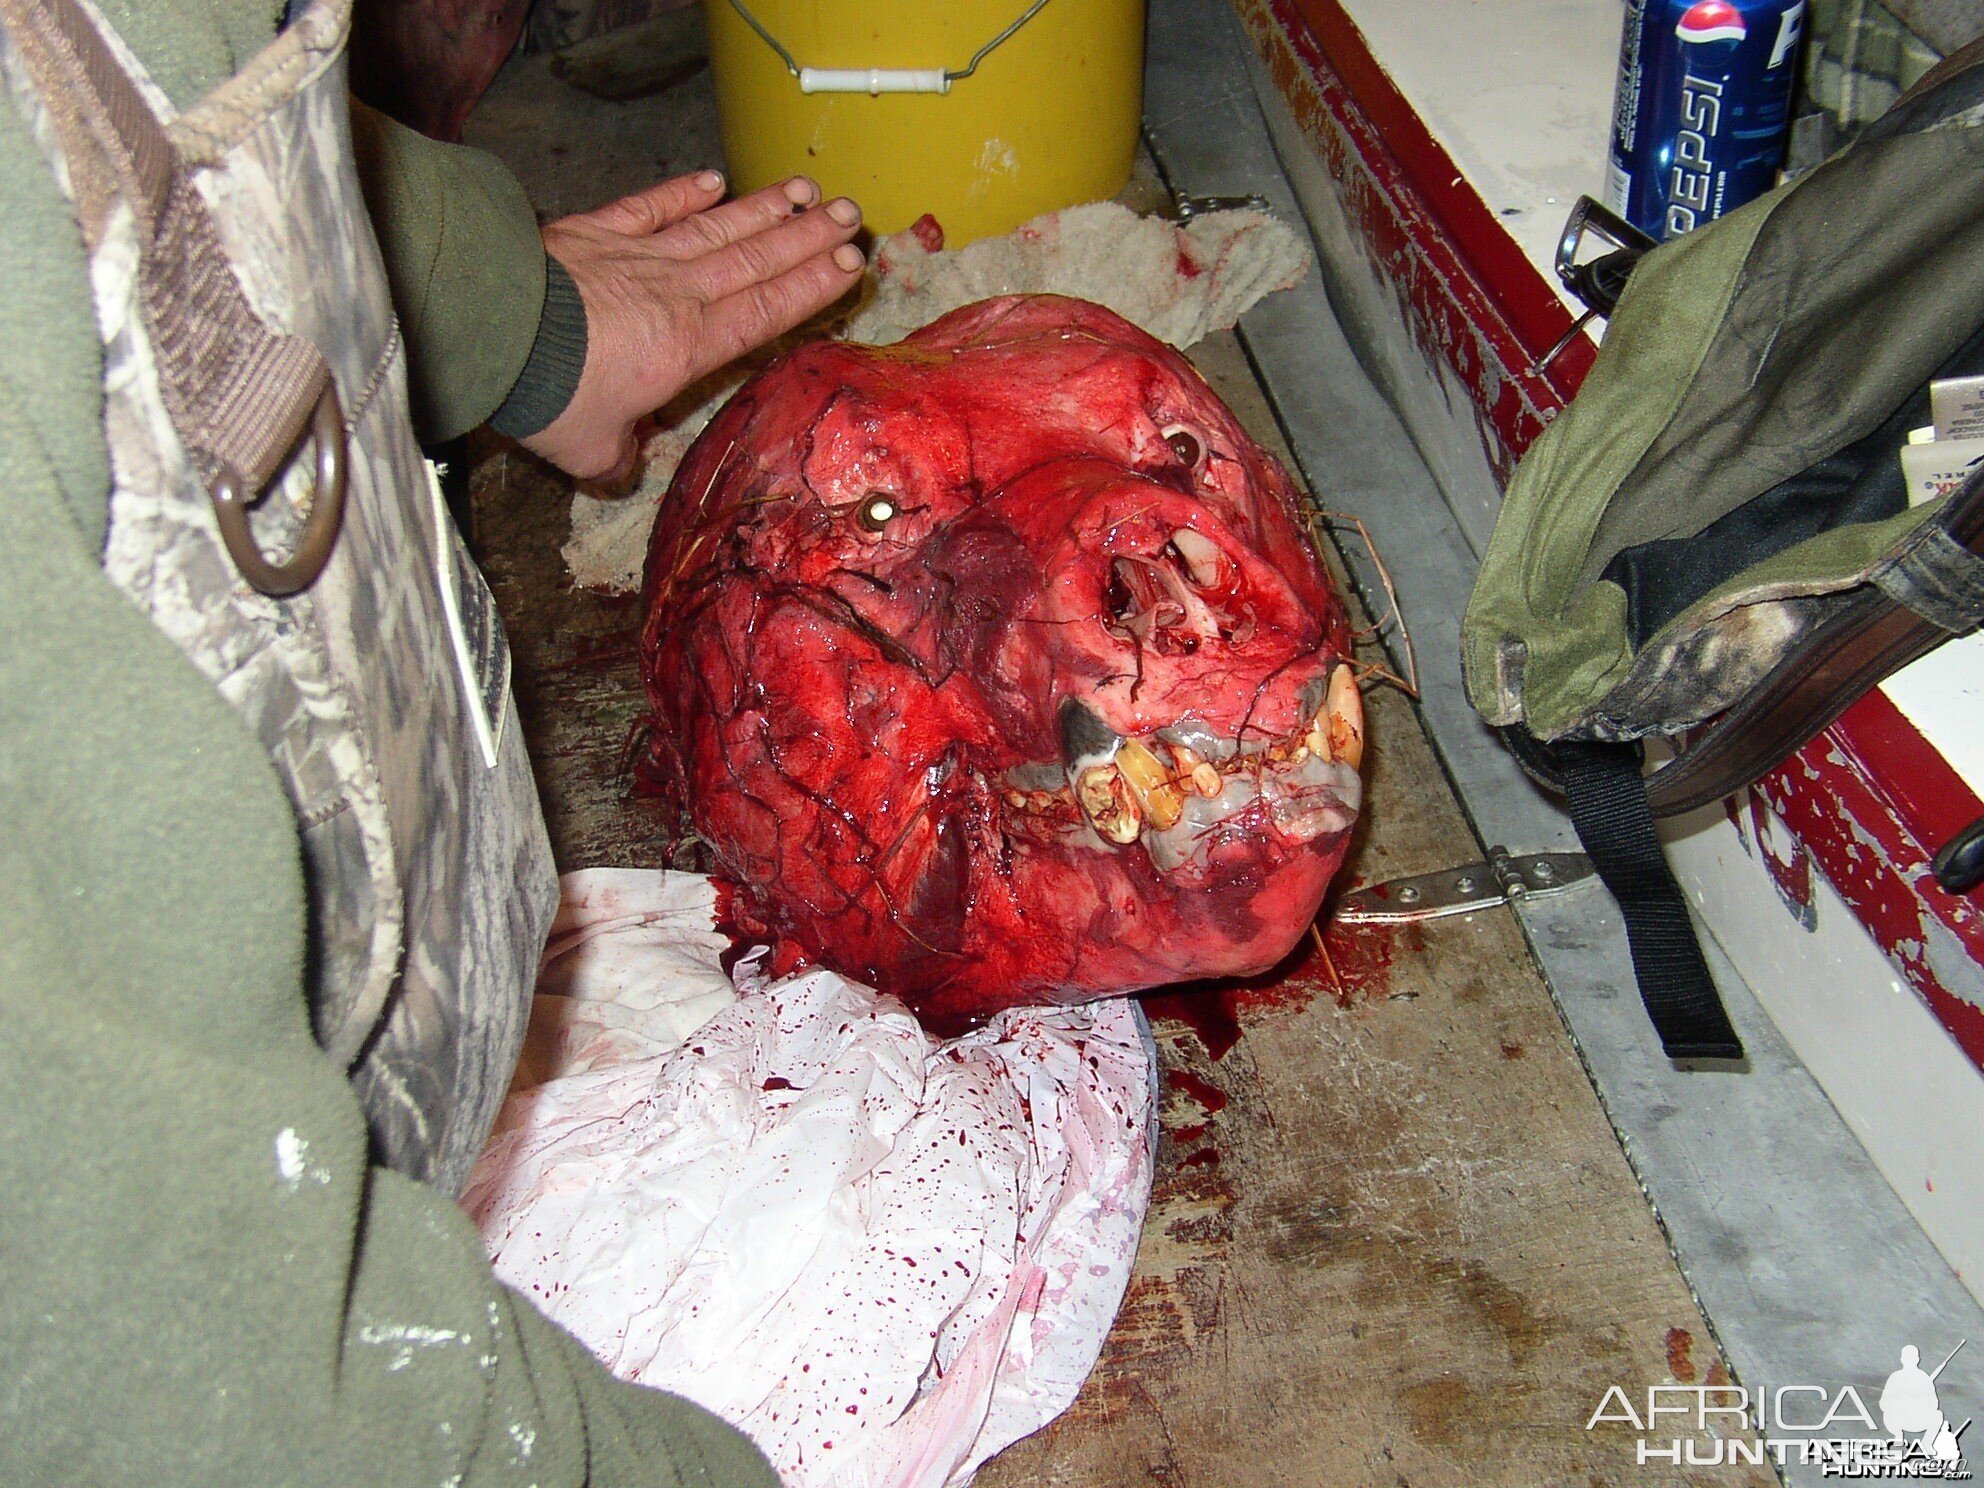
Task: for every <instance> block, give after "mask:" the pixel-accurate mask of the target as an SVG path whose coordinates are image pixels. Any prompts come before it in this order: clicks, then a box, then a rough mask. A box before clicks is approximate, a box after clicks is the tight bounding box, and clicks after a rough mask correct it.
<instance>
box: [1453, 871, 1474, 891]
mask: <svg viewBox="0 0 1984 1488" xmlns="http://www.w3.org/2000/svg"><path fill="white" fill-rule="evenodd" d="M1454 887H1455V888H1456V889H1458V890H1459V891H1460V892H1461V893H1463V894H1472V893H1473V892H1474V875H1473V874H1471V873H1463V874H1462V875H1461V876H1460V877H1459V878H1457V879H1455V880H1454Z"/></svg>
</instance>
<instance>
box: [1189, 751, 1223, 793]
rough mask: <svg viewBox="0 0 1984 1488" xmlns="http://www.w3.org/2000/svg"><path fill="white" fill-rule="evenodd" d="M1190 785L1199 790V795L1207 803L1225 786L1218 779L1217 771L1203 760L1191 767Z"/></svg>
mask: <svg viewBox="0 0 1984 1488" xmlns="http://www.w3.org/2000/svg"><path fill="white" fill-rule="evenodd" d="M1192 784H1193V785H1195V786H1197V787H1198V788H1199V794H1200V795H1202V796H1204V797H1205V798H1206V799H1207V800H1208V801H1210V800H1211V799H1212V798H1213V797H1214V796H1216V795H1218V794H1219V793H1220V791H1221V790H1223V789H1225V786H1226V782H1225V781H1224V780H1221V779H1220V778H1219V771H1218V770H1216V769H1214V768H1213V766H1211V765H1209V764H1207V763H1205V762H1204V761H1203V760H1202V761H1200V762H1199V763H1198V764H1196V765H1194V766H1192Z"/></svg>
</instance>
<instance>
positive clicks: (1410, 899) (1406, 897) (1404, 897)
mask: <svg viewBox="0 0 1984 1488" xmlns="http://www.w3.org/2000/svg"><path fill="white" fill-rule="evenodd" d="M1398 897H1399V902H1400V903H1401V904H1417V903H1418V902H1419V890H1417V889H1415V888H1414V887H1413V886H1412V885H1411V884H1405V885H1402V886H1401V887H1400V889H1399V891H1398Z"/></svg>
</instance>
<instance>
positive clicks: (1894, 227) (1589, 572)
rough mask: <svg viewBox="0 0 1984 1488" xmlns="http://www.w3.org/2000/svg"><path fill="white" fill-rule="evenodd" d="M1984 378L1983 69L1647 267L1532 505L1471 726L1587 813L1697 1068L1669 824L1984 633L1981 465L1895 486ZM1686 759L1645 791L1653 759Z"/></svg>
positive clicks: (1512, 536)
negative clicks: (1655, 743) (1655, 740)
mask: <svg viewBox="0 0 1984 1488" xmlns="http://www.w3.org/2000/svg"><path fill="white" fill-rule="evenodd" d="M1977 374H1984V43H1978V44H1974V45H1972V46H1971V47H1968V48H1966V49H1965V50H1963V51H1962V52H1959V53H1958V54H1956V55H1955V56H1952V57H1950V58H1949V59H1948V60H1947V61H1945V62H1944V63H1942V64H1941V65H1939V66H1938V67H1937V68H1936V69H1935V70H1934V71H1933V72H1931V73H1930V74H1929V75H1928V76H1927V77H1925V78H1924V79H1923V80H1922V81H1921V83H1919V84H1918V85H1917V86H1916V87H1915V88H1914V89H1912V90H1911V91H1910V92H1909V93H1908V94H1907V95H1906V96H1904V97H1903V98H1902V99H1901V100H1900V102H1898V103H1897V104H1896V105H1895V107H1894V108H1893V109H1892V110H1891V111H1890V112H1889V113H1888V114H1887V115H1885V116H1884V117H1883V118H1882V119H1881V120H1879V121H1878V122H1877V123H1875V124H1874V125H1872V126H1870V127H1869V128H1868V129H1867V130H1866V131H1865V132H1864V133H1863V134H1862V135H1861V137H1860V138H1859V140H1858V141H1857V142H1856V143H1855V144H1854V145H1852V146H1851V147H1850V148H1849V149H1847V150H1846V151H1844V152H1842V153H1841V154H1839V155H1837V156H1835V157H1833V158H1832V159H1831V160H1829V161H1827V162H1826V163H1825V164H1824V165H1821V166H1819V167H1818V168H1816V169H1815V170H1813V171H1811V172H1810V173H1809V174H1807V175H1805V176H1803V177H1801V178H1799V179H1798V180H1796V181H1794V182H1792V183H1789V184H1787V185H1785V186H1782V187H1780V188H1779V189H1778V190H1776V191H1775V192H1773V193H1771V194H1770V195H1769V196H1767V197H1765V198H1763V199H1762V200H1760V201H1757V202H1753V203H1751V204H1750V205H1748V206H1746V207H1743V208H1741V209H1739V210H1737V211H1735V212H1733V213H1731V214H1730V215H1729V216H1727V217H1724V218H1721V219H1720V220H1718V221H1716V222H1713V223H1710V224H1709V225H1707V226H1705V227H1703V228H1701V229H1698V230H1697V231H1695V232H1692V233H1690V234H1688V235H1687V236H1685V237H1682V238H1678V239H1675V240H1674V241H1672V242H1669V243H1666V244H1663V245H1661V246H1660V247H1658V248H1654V249H1652V250H1651V251H1650V252H1647V253H1646V254H1645V256H1644V257H1642V258H1640V259H1639V260H1638V261H1637V263H1636V264H1634V265H1633V266H1632V269H1631V274H1630V278H1629V279H1628V280H1627V281H1626V284H1625V288H1624V292H1623V294H1622V295H1621V297H1620V298H1619V301H1618V304H1617V307H1616V310H1615V311H1614V313H1613V314H1612V317H1611V320H1610V323H1609V324H1608V326H1607V329H1606V335H1605V340H1604V345H1603V347H1602V349H1601V351H1600V353H1599V356H1598V359H1597V362H1596V363H1595V364H1594V366H1593V367H1592V370H1591V373H1590V375H1589V376H1588V377H1587V378H1586V379H1585V382H1584V385H1583V387H1582V388H1581V389H1580V391H1579V393H1578V395H1577V397H1576V398H1575V399H1574V400H1573V402H1572V403H1571V405H1570V406H1569V407H1568V408H1567V409H1566V410H1565V411H1564V413H1563V414H1562V415H1561V416H1560V417H1559V418H1558V419H1557V420H1556V421H1555V422H1554V423H1553V424H1552V425H1551V426H1550V427H1549V428H1548V429H1547V430H1545V431H1544V433H1543V434H1542V436H1541V437H1540V438H1538V439H1537V441H1536V443H1535V445H1534V446H1532V448H1531V449H1530V450H1529V452H1528V454H1527V455H1526V456H1525V458H1524V459H1523V461H1522V463H1521V465H1520V467H1519V468H1518V469H1517V471H1516V474H1515V477H1514V479H1513V480H1512V481H1511V483H1510V485H1509V490H1508V495H1507V499H1506V502H1505V504H1504V506H1503V509H1502V514H1501V517H1500V520H1499V522H1498V523H1497V525H1496V528H1495V533H1494V537H1493V539H1492V540H1491V542H1490V543H1489V547H1488V552H1487V556H1486V557H1485V559H1484V560H1483V562H1482V566H1481V573H1480V576H1479V578H1478V580H1477V582H1476V584H1475V589H1474V593H1473V596H1472V598H1471V600H1470V602H1469V605H1468V610H1467V616H1466V619H1465V621H1464V623H1463V627H1462V646H1463V649H1464V661H1465V666H1466V676H1467V686H1468V694H1469V698H1470V700H1471V701H1472V702H1473V704H1474V706H1475V707H1476V708H1477V709H1478V710H1479V711H1480V713H1481V715H1482V716H1483V717H1484V718H1486V719H1487V720H1488V722H1489V723H1491V724H1493V725H1496V726H1497V727H1498V728H1500V729H1501V730H1502V731H1503V733H1504V736H1505V737H1506V738H1507V739H1508V740H1509V743H1510V745H1511V747H1513V748H1514V749H1515V750H1516V752H1517V753H1518V755H1519V756H1520V757H1521V758H1522V760H1523V762H1524V764H1525V766H1526V767H1528V768H1529V769H1530V770H1531V772H1532V773H1534V774H1536V775H1538V776H1539V777H1541V778H1542V779H1544V780H1545V781H1547V782H1548V783H1550V784H1552V785H1554V786H1557V787H1558V788H1560V789H1562V790H1564V791H1565V793H1566V795H1567V796H1568V797H1569V800H1570V805H1571V809H1572V817H1573V820H1574V821H1575V822H1576V824H1577V827H1578V831H1579V835H1580V837H1581V838H1583V839H1584V841H1585V845H1586V849H1587V851H1588V852H1590V853H1591V855H1592V857H1593V858H1594V859H1595V860H1596V862H1597V863H1598V867H1599V871H1600V873H1601V874H1602V875H1603V876H1604V878H1605V880H1606V882H1607V884H1608V885H1609V886H1611V888H1612V889H1613V892H1614V894H1615V896H1616V897H1618V899H1619V901H1620V904H1621V908H1622V909H1623V910H1624V912H1625V917H1626V923H1627V930H1628V935H1629V938H1630V939H1631V942H1632V948H1633V955H1634V964H1635V968H1636V969H1637V971H1638V973H1639V977H1640V988H1641V993H1642V995H1643V996H1644V997H1645V998H1646V1000H1647V1005H1648V1009H1649V1011H1650V1012H1651V1014H1652V1015H1653V1020H1654V1024H1655V1027H1656V1028H1657V1030H1658V1031H1659V1033H1660V1035H1661V1038H1662V1042H1663V1044H1664V1046H1665V1047H1666V1049H1667V1052H1668V1053H1669V1054H1670V1055H1673V1056H1674V1057H1677V1058H1681V1057H1723V1058H1728V1057H1735V1056H1737V1055H1740V1053H1741V1046H1740V1044H1739V1043H1738V1041H1737V1038H1736V1035H1735V1033H1734V1031H1733V1030H1732V1029H1731V1027H1730V1025H1729V1022H1728V1019H1727V1017H1726V1016H1725V1015H1724V1013H1723V1010H1722V1007H1721V1005H1720V1002H1719V1000H1718V999H1717V997H1716V994H1715V992H1714V989H1713V986H1712V984H1711V983H1710V982H1709V978H1708V972H1707V968H1706V966H1705V965H1704V963H1703V961H1702V957H1701V952H1700V950H1699V948H1698V947H1697V946H1696V944H1695V941H1694V936H1693V931H1692V929H1691V927H1690V925H1689V922H1688V918H1687V912H1686V908H1685V906H1684V904H1683V902H1682V900H1681V897H1680V893H1679V890H1678V888H1677V887H1676V886H1675V884H1674V881H1673V878H1672V875H1671V874H1670V873H1669V872H1668V870H1667V867H1666V864H1665V861H1664V859H1662V857H1661V855H1660V849H1659V845H1658V842H1657V840H1656V838H1655V836H1654V832H1653V818H1654V817H1655V816H1664V815H1669V814H1672V813H1675V812H1680V811H1685V810H1689V809H1692V808H1693V807H1696V806H1699V805H1703V804H1706V803H1708V802H1711V801H1714V800H1716V799H1718V798H1719V797H1721V796H1723V795H1726V794H1728V793H1729V792H1731V791H1734V790H1738V789H1741V788H1742V787H1743V786H1745V785H1747V784H1749V783H1750V782H1751V781H1753V780H1755V779H1757V778H1758V777H1759V776H1760V775H1762V774H1764V773H1765V772H1766V771H1767V770H1769V769H1771V768H1772V767H1773V766H1775V765H1777V764H1778V763H1780V762H1781V761H1782V760H1783V759H1784V758H1785V757H1786V756H1787V755H1788V754H1790V753H1791V752H1792V751H1793V750H1795V749H1797V748H1798V747H1800V746H1801V745H1803V744H1804V743H1805V742H1807V741H1808V740H1809V739H1811V738H1812V737H1813V736H1814V735H1816V734H1817V733H1818V732H1819V731H1820V730H1822V729H1823V728H1824V727H1825V726H1826V725H1827V724H1828V723H1830V722H1831V721H1832V720H1833V719H1834V718H1835V717H1837V716H1838V714H1839V713H1840V712H1841V711H1842V710H1843V709H1844V708H1845V707H1846V706H1847V705H1848V704H1850V703H1851V702H1852V701H1853V700H1854V698H1856V697H1858V696H1859V695H1860V694H1861V693H1862V692H1863V691H1865V690H1866V689H1867V688H1868V687H1871V686H1873V685H1874V684H1875V683H1876V682H1878V681H1879V680H1880V679H1881V678H1882V677H1884V676H1886V675H1887V674H1888V673H1889V672H1891V671H1893V670H1895V669H1896V668H1897V667H1900V666H1903V665H1905V664H1906V663H1908V662H1909V661H1912V660H1914V659H1915V658H1916V657H1918V656H1920V655H1922V654H1923V653H1924V652H1926V651H1927V650H1929V649H1930V648H1931V647H1933V646H1935V645H1937V644H1939V643H1940V642H1941V641H1943V640H1945V639H1947V638H1948V637H1949V636H1950V635H1952V634H1957V633H1961V632H1964V631H1967V630H1970V629H1972V628H1974V627H1975V626H1976V625H1977V624H1978V623H1979V621H1980V619H1984V465H1979V466H1975V467H1973V469H1974V470H1975V471H1976V472H1977V473H1976V474H1973V475H1971V476H1970V477H1969V478H1962V477H1960V476H1951V475H1949V474H1948V472H1947V470H1946V471H1945V472H1944V478H1943V479H1942V480H1941V481H1940V482H1939V483H1938V482H1935V481H1932V480H1930V479H1929V478H1927V477H1926V476H1925V475H1924V474H1923V472H1922V469H1921V468H1919V467H1922V466H1923V465H1924V462H1925V460H1926V461H1927V463H1928V464H1929V465H1931V466H1933V464H1934V460H1933V459H1930V458H1929V457H1927V456H1924V455H1923V454H1922V452H1921V451H1918V452H1917V453H1916V454H1914V455H1911V456H1910V460H1911V462H1913V463H1912V464H1911V466H1910V473H1906V474H1905V471H1904V462H1903V458H1902V452H1903V450H1904V448H1905V447H1906V446H1908V445H1909V443H1910V435H1911V431H1915V432H1916V436H1917V439H1918V440H1919V439H1920V431H1921V430H1922V429H1923V428H1924V427H1925V426H1931V425H1934V426H1936V427H1937V428H1938V430H1939V431H1940V434H1941V435H1955V434H1961V433H1963V432H1964V431H1965V430H1966V429H1967V428H1968V427H1969V426H1968V425H1966V424H1965V423H1964V422H1963V421H1964V418H1965V417H1966V410H1969V411H1971V412H1976V413H1977V425H1976V432H1977V433H1979V434H1984V411H1980V409H1979V406H1978V405H1984V382H1979V383H1967V382H1965V381H1964V379H1965V378H1966V377H1971V376H1975V375H1977ZM1932 385H1934V387H1935V393H1936V402H1937V407H1936V408H1935V409H1934V410H1932V408H1931V391H1932ZM1938 446H1939V447H1940V451H1942V452H1947V453H1944V454H1942V455H1941V456H1940V458H1942V459H1943V460H1944V461H1945V463H1946V464H1947V462H1948V461H1950V460H1957V459H1959V458H1960V457H1961V456H1962V454H1963V452H1964V450H1965V446H1964V445H1961V444H1956V443H1953V442H1951V441H1950V439H1949V438H1946V437H1939V438H1938V441H1937V446H1931V447H1930V455H1932V456H1933V455H1936V454H1937V448H1938ZM1976 448H1978V449H1980V450H1984V446H1979V447H1976ZM1954 468H1956V469H1960V468H1961V466H1957V467H1954ZM1911 481H1912V482H1913V486H1912V485H1911ZM1931 487H1934V489H1937V490H1939V491H1940V492H1941V494H1939V495H1926V494H1925V493H1926V492H1927V491H1928V490H1929V489H1931ZM1912 497H1913V504H1911V498H1912ZM1683 731H1687V738H1686V739H1685V741H1683V742H1682V746H1681V748H1680V751H1679V753H1678V754H1677V755H1675V757H1674V758H1673V759H1671V761H1669V762H1668V763H1666V764H1664V765H1662V766H1661V767H1660V768H1659V769H1657V770H1655V771H1653V772H1652V773H1651V774H1650V775H1645V776H1644V777H1643V775H1642V768H1643V767H1642V763H1641V760H1642V754H1641V741H1643V740H1645V739H1647V738H1648V737H1652V736H1660V737H1674V736H1677V735H1680V734H1682V733H1683ZM1966 835H1972V834H1966ZM1971 856H1973V857H1975V856H1979V854H1977V853H1974V852H1973V853H1972V854H1971ZM1938 866H1939V870H1940V869H1941V868H1942V867H1943V866H1944V865H1943V863H1942V860H1941V859H1940V858H1939V862H1938ZM1952 871H1954V872H1958V873H1961V872H1962V871H1964V865H1962V864H1958V865H1954V867H1953V869H1952Z"/></svg>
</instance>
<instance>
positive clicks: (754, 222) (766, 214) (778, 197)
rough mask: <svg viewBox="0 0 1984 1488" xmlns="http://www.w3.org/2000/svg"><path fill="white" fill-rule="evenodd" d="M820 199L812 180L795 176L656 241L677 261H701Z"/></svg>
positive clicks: (708, 213)
mask: <svg viewBox="0 0 1984 1488" xmlns="http://www.w3.org/2000/svg"><path fill="white" fill-rule="evenodd" d="M819 199H820V188H819V187H818V186H817V185H816V184H815V183H814V182H813V180H812V178H811V177H808V176H792V177H789V178H788V179H786V180H783V181H780V182H778V183H777V184H776V185H772V186H766V187H764V188H763V189H762V190H759V191H753V192H752V193H751V194H750V195H749V196H740V197H738V198H737V200H735V201H727V202H725V203H723V205H721V206H716V207H711V208H710V209H709V210H708V211H706V212H698V213H696V215H695V216H693V217H689V218H685V219H684V220H683V221H681V222H678V223H676V224H675V225H674V226H673V227H671V228H670V229H669V230H668V231H667V232H665V233H662V234H661V235H660V236H659V237H658V238H656V240H655V245H656V246H657V247H659V248H661V249H663V250H664V251H665V252H668V253H670V254H672V255H673V256H675V257H677V258H699V257H701V256H702V255H703V254H705V253H712V252H715V251H716V250H717V249H719V248H723V247H727V246H728V245H730V244H732V243H736V242H740V241H742V240H743V239H745V238H748V237H751V236H752V235H753V234H756V233H761V232H763V231H765V230H766V229H767V228H771V227H777V226H778V225H779V224H780V223H782V222H788V221H790V220H791V219H792V217H793V215H794V213H796V212H803V211H805V210H806V209H807V208H808V207H810V206H812V205H813V203H815V202H817V201H818V200H819Z"/></svg>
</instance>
